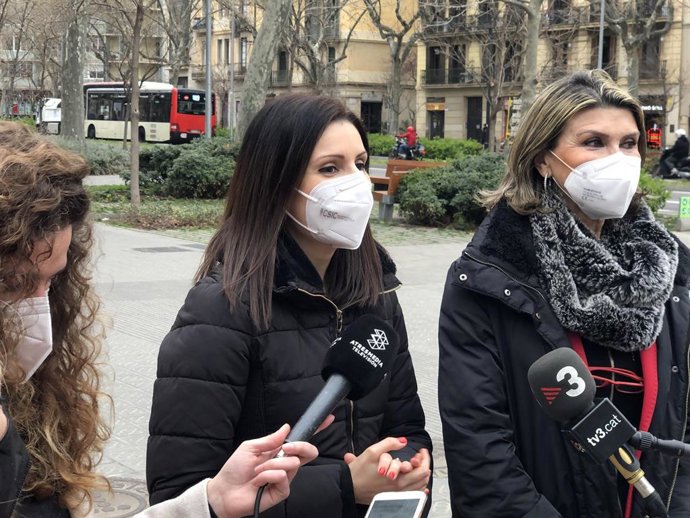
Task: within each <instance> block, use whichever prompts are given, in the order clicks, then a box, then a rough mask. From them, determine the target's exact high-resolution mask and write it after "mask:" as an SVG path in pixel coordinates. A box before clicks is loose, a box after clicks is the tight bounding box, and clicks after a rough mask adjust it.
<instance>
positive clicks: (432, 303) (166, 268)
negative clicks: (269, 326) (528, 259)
mask: <svg viewBox="0 0 690 518" xmlns="http://www.w3.org/2000/svg"><path fill="white" fill-rule="evenodd" d="M677 235H678V236H679V237H680V239H681V240H682V241H683V242H685V243H686V244H688V245H690V232H679V233H677ZM96 238H97V246H96V252H95V260H96V265H97V271H96V275H95V280H96V283H97V290H98V292H99V294H100V295H101V297H102V299H103V310H104V313H105V314H106V315H107V316H108V317H109V318H110V319H111V321H112V327H111V329H110V331H109V333H108V339H107V347H106V350H107V353H108V358H107V364H108V367H107V369H106V372H107V377H108V379H107V380H106V382H105V383H104V387H103V389H104V390H105V391H106V392H108V393H110V394H112V395H113V399H114V404H115V424H114V428H113V436H112V438H111V440H110V442H109V443H108V446H107V449H106V452H105V455H104V460H103V462H102V463H101V465H100V469H101V470H102V472H103V473H105V474H106V475H107V476H108V477H109V478H110V480H111V482H112V484H113V490H114V495H112V496H109V495H99V496H98V498H97V501H96V509H95V514H96V516H98V517H99V518H100V517H103V518H124V517H128V516H132V515H133V514H135V513H136V512H138V511H140V510H142V509H144V508H145V507H146V502H147V500H146V499H147V493H146V486H145V483H144V479H145V467H146V440H147V437H148V419H149V412H150V404H151V394H152V387H153V381H154V380H155V376H156V358H157V353H158V346H159V345H160V342H161V340H162V338H163V336H164V335H165V334H166V333H167V331H168V329H169V328H170V325H171V324H172V322H173V319H174V318H175V315H176V314H177V311H178V309H179V307H180V306H181V304H182V302H183V300H184V297H185V295H186V294H187V291H188V290H189V288H190V287H191V284H192V281H191V279H192V277H193V275H194V272H195V270H196V268H197V266H198V264H199V261H200V259H201V256H202V253H203V248H204V245H203V244H200V243H195V242H192V241H189V240H185V239H179V238H175V237H168V236H162V235H158V234H153V233H149V232H144V231H137V230H127V229H122V228H117V227H111V226H107V225H103V224H97V225H96ZM466 244H467V241H466V240H458V241H457V242H446V243H442V244H424V245H394V246H388V247H387V248H388V250H389V251H390V253H391V255H392V256H393V258H394V260H395V261H396V263H397V265H398V276H399V278H400V280H401V281H402V282H403V287H402V289H400V290H399V291H398V296H399V298H400V303H401V305H402V307H403V310H404V312H405V319H406V322H407V327H408V334H409V339H410V340H409V341H410V351H411V354H412V357H413V360H414V365H415V370H416V373H417V381H418V383H419V393H420V397H421V400H422V405H423V407H424V410H425V413H426V417H427V429H428V431H429V433H430V434H431V437H432V440H433V441H434V467H435V469H434V478H435V481H434V488H433V507H432V512H431V514H430V516H431V517H432V518H447V517H450V515H451V513H450V504H449V491H448V486H447V469H446V464H445V459H444V457H443V443H442V434H441V422H440V418H439V411H438V404H437V400H436V375H437V374H436V373H437V367H438V349H437V342H436V329H437V322H438V311H439V306H440V302H441V294H442V289H443V283H444V281H445V275H446V271H447V268H448V266H449V264H450V263H451V262H452V261H453V260H454V259H455V258H456V257H457V256H458V255H459V254H460V251H461V250H462V249H463V248H464V247H465V245H466Z"/></svg>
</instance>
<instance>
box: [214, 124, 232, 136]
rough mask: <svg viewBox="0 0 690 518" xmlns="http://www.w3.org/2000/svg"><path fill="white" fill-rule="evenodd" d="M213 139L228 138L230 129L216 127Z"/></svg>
mask: <svg viewBox="0 0 690 518" xmlns="http://www.w3.org/2000/svg"><path fill="white" fill-rule="evenodd" d="M213 136H214V137H215V138H230V128H223V127H222V126H217V127H216V132H215V134H214V135H213Z"/></svg>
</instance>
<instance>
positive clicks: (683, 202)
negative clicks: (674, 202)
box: [679, 196, 690, 219]
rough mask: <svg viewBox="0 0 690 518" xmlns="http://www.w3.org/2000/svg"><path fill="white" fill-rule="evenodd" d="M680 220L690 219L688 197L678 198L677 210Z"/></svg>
mask: <svg viewBox="0 0 690 518" xmlns="http://www.w3.org/2000/svg"><path fill="white" fill-rule="evenodd" d="M679 212H680V213H679V216H680V219H689V218H690V196H681V197H680V209H679Z"/></svg>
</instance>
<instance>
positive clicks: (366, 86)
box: [178, 0, 417, 132]
mask: <svg viewBox="0 0 690 518" xmlns="http://www.w3.org/2000/svg"><path fill="white" fill-rule="evenodd" d="M395 1H396V0H391V1H390V2H389V3H391V5H394V4H395ZM383 3H384V5H385V4H386V0H384V2H383ZM224 5H225V6H227V5H228V3H227V1H226V2H222V3H219V2H214V4H213V36H212V38H213V42H212V46H211V48H212V50H211V62H212V67H213V70H212V82H213V89H214V91H215V93H216V95H217V96H218V98H219V99H220V100H222V107H221V110H220V111H221V122H222V123H223V125H225V126H229V125H230V121H231V120H232V117H233V114H236V113H237V109H238V103H239V99H240V98H241V93H242V88H243V87H244V84H243V83H244V74H245V72H246V67H247V62H248V59H249V56H250V55H251V51H252V45H253V41H254V37H255V32H256V30H257V29H258V27H259V26H260V24H261V19H262V11H261V9H260V8H258V7H257V5H256V3H255V2H254V1H252V0H238V1H237V2H236V3H235V6H234V9H229V8H228V7H224ZM403 7H404V8H405V9H403V12H404V13H405V14H406V15H409V14H410V13H411V12H412V9H413V8H414V7H415V2H414V1H413V0H409V2H408V1H407V0H404V1H403ZM197 12H198V13H200V14H199V18H198V19H197V20H196V21H195V23H194V24H193V38H192V45H191V49H190V50H191V64H190V66H189V67H187V68H185V69H183V71H182V72H181V74H180V79H179V81H178V84H180V85H181V86H189V87H193V88H205V76H206V74H205V72H206V71H205V64H204V63H205V60H206V25H205V20H204V19H203V18H202V17H201V14H203V10H202V9H197ZM384 19H385V21H386V22H389V23H391V24H393V25H395V23H396V22H395V20H394V13H393V10H392V9H385V10H384ZM233 21H234V22H233ZM233 25H234V30H233ZM390 70H391V59H390V55H389V48H388V44H387V43H386V42H385V41H383V39H382V38H381V36H380V34H379V32H378V29H377V28H376V27H375V26H374V25H373V24H372V23H371V21H370V19H369V17H368V16H367V15H366V8H365V6H364V3H363V2H362V0H348V1H341V2H338V1H336V0H295V1H294V6H293V15H292V16H291V19H290V27H289V30H287V31H286V37H285V39H284V43H283V44H282V45H281V46H280V48H279V49H278V52H277V55H276V59H275V62H274V64H273V67H272V71H271V77H270V87H269V93H268V95H269V96H272V95H280V94H282V93H285V92H288V91H290V92H305V91H309V92H318V93H323V94H327V95H332V96H335V97H338V98H340V99H341V100H342V101H343V102H344V103H345V104H346V105H347V106H348V108H349V109H351V110H352V111H353V112H354V113H356V114H358V115H359V116H361V118H362V120H363V121H364V124H365V126H366V127H367V129H368V130H369V131H372V132H381V131H386V129H387V128H386V121H387V116H388V99H389V95H390V94H389V84H390V77H391V72H390ZM402 86H403V96H402V101H401V103H400V105H401V113H400V124H406V123H407V122H413V121H414V119H415V114H416V112H417V106H416V94H415V66H414V64H412V65H411V66H410V67H409V69H408V70H407V71H406V74H405V75H404V79H403V84H402Z"/></svg>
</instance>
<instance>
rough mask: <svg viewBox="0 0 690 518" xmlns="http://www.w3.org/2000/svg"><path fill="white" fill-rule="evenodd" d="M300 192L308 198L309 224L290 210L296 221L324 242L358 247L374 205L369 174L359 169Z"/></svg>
mask: <svg viewBox="0 0 690 518" xmlns="http://www.w3.org/2000/svg"><path fill="white" fill-rule="evenodd" d="M297 192H298V193H300V194H301V195H302V196H304V197H305V198H306V199H307V205H306V219H307V224H306V225H305V224H303V223H302V222H300V221H298V220H297V218H295V217H294V216H293V215H292V214H290V213H289V212H288V213H287V215H288V216H289V217H290V218H291V219H292V220H293V221H294V222H295V223H297V224H298V225H299V226H300V227H302V228H304V229H305V230H307V231H309V232H311V233H312V234H313V236H314V238H315V239H316V240H318V241H321V242H322V243H327V244H329V245H333V246H335V247H337V248H345V249H347V250H355V249H357V248H359V245H360V244H362V238H363V237H364V231H365V230H366V228H367V223H368V222H369V216H370V215H371V208H372V207H373V206H374V196H373V195H372V193H371V182H370V181H369V177H368V176H367V174H366V173H364V172H362V171H357V172H356V173H352V174H348V175H344V176H338V177H336V178H331V179H329V180H324V181H323V182H321V183H320V184H318V185H317V186H316V187H314V188H313V189H312V190H311V192H310V193H309V194H306V193H304V192H302V191H300V190H299V189H297Z"/></svg>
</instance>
